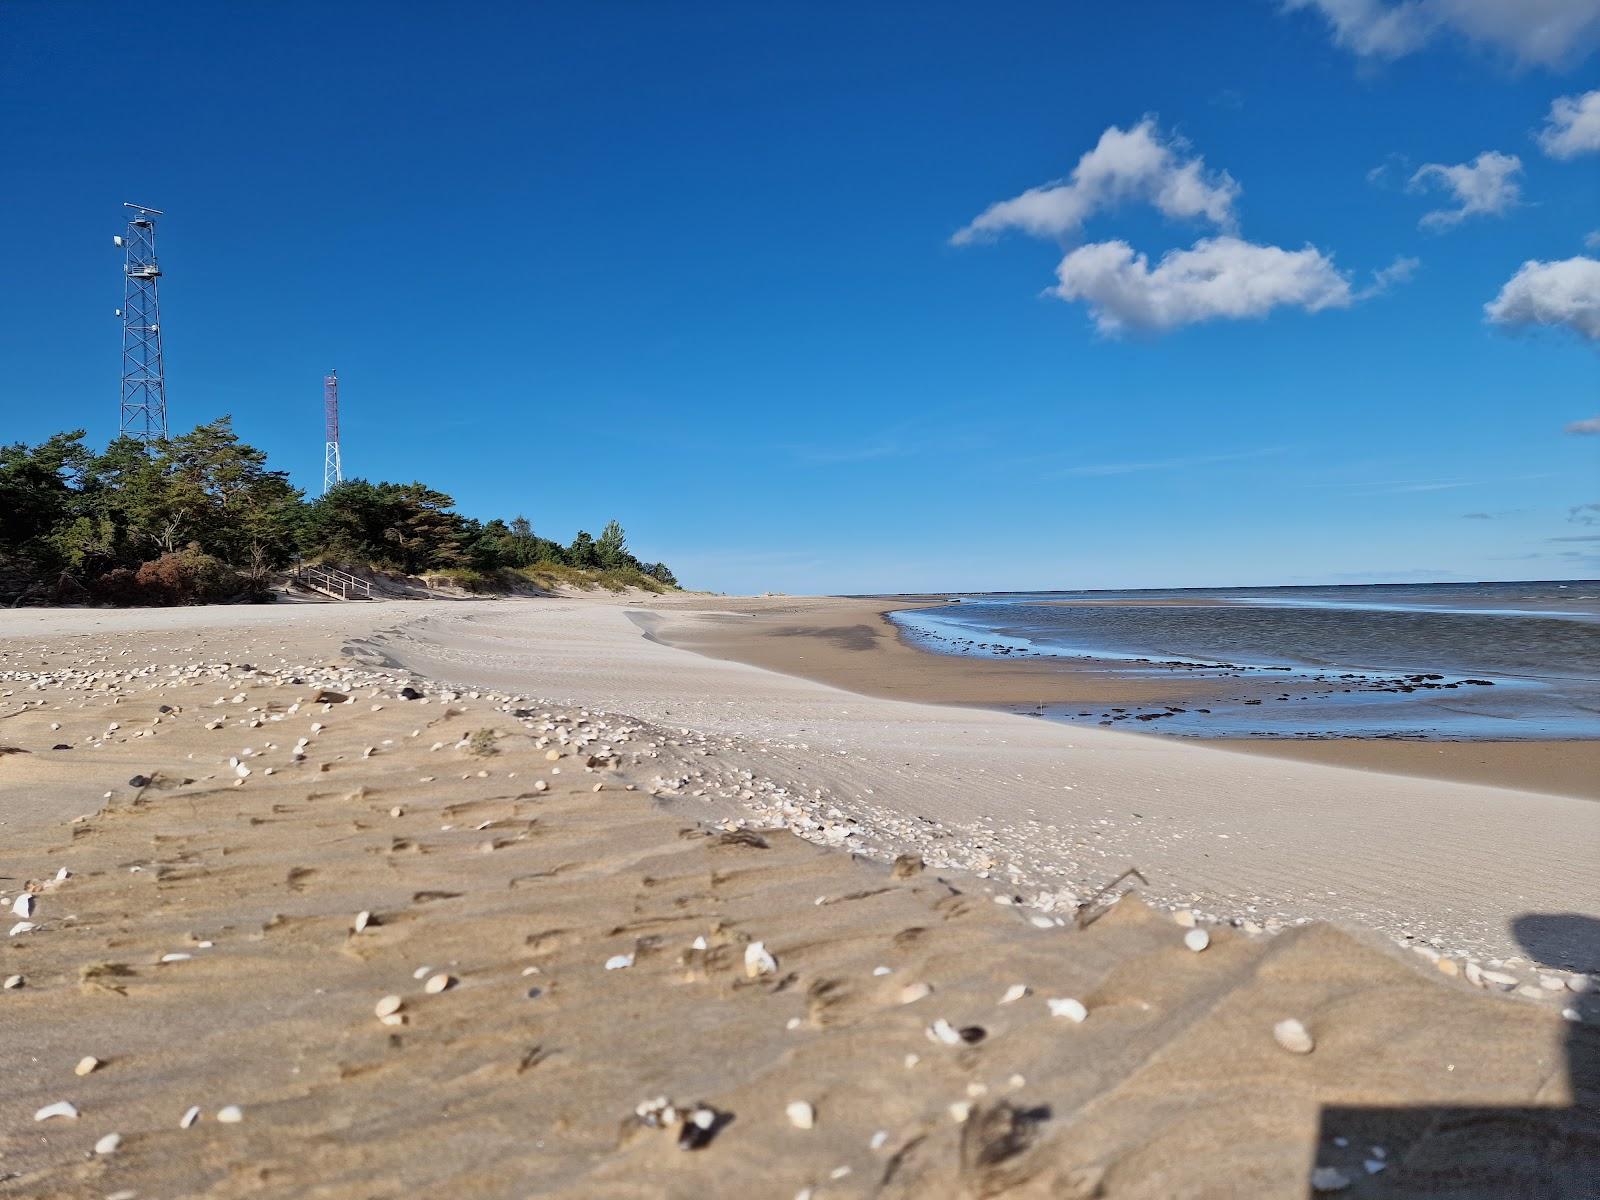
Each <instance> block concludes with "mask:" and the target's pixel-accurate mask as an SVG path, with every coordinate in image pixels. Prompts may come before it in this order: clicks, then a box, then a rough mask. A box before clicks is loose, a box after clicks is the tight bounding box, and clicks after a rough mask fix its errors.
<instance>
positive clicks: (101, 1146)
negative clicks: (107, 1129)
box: [94, 1133, 122, 1155]
mask: <svg viewBox="0 0 1600 1200" xmlns="http://www.w3.org/2000/svg"><path fill="white" fill-rule="evenodd" d="M121 1145H122V1135H121V1134H120V1133H108V1134H106V1135H105V1137H103V1138H101V1139H100V1140H99V1141H98V1142H96V1143H95V1144H94V1152H95V1153H96V1154H100V1155H106V1154H115V1153H116V1152H117V1150H118V1148H119V1147H120V1146H121Z"/></svg>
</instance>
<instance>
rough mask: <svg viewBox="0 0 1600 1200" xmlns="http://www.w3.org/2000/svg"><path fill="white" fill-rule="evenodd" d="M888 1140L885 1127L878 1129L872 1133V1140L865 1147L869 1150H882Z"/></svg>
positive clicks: (887, 1132)
mask: <svg viewBox="0 0 1600 1200" xmlns="http://www.w3.org/2000/svg"><path fill="white" fill-rule="evenodd" d="M888 1141H889V1131H888V1130H887V1129H880V1130H878V1132H877V1133H875V1134H873V1135H872V1140H871V1141H869V1142H868V1143H867V1148H868V1149H869V1150H882V1149H883V1148H884V1146H885V1145H886V1144H887V1143H888Z"/></svg>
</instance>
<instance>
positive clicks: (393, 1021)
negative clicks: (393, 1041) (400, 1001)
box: [378, 1013, 406, 1025]
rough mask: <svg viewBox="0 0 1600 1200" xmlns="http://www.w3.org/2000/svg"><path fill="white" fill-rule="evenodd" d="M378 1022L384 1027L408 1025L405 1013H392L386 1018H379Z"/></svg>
mask: <svg viewBox="0 0 1600 1200" xmlns="http://www.w3.org/2000/svg"><path fill="white" fill-rule="evenodd" d="M378 1020H379V1022H380V1023H381V1024H384V1025H404V1024H405V1023H406V1015H405V1013H390V1014H389V1015H388V1016H386V1017H379V1018H378Z"/></svg>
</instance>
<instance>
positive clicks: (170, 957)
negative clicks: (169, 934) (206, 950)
mask: <svg viewBox="0 0 1600 1200" xmlns="http://www.w3.org/2000/svg"><path fill="white" fill-rule="evenodd" d="M193 957H194V955H192V954H181V953H178V952H176V951H175V952H173V953H172V954H163V955H162V956H161V961H162V962H188V961H189V960H190V959H191V958H193Z"/></svg>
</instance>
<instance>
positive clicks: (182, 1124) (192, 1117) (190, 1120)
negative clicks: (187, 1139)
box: [178, 1104, 200, 1129]
mask: <svg viewBox="0 0 1600 1200" xmlns="http://www.w3.org/2000/svg"><path fill="white" fill-rule="evenodd" d="M199 1119H200V1106H199V1105H198V1104H196V1105H193V1106H192V1107H190V1108H189V1109H188V1110H186V1111H185V1112H184V1114H183V1116H181V1117H179V1118H178V1128H179V1129H188V1128H189V1126H191V1125H193V1124H194V1123H195V1122H196V1121H198V1120H199Z"/></svg>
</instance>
